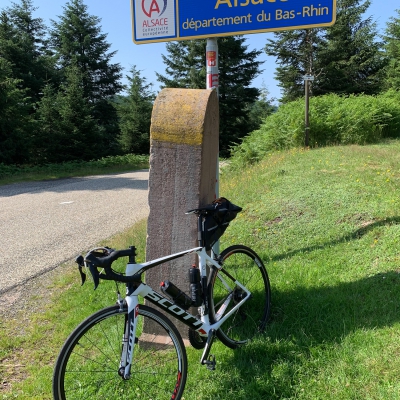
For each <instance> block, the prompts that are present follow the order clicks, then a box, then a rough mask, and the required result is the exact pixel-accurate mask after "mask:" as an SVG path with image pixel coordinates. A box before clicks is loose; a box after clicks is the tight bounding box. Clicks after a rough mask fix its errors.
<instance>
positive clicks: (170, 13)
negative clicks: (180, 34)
mask: <svg viewBox="0 0 400 400" xmlns="http://www.w3.org/2000/svg"><path fill="white" fill-rule="evenodd" d="M133 14H134V17H135V18H134V21H135V23H134V40H135V41H140V40H146V41H151V40H152V39H154V40H158V39H161V38H168V37H173V36H176V29H175V25H176V24H175V1H174V0H134V1H133Z"/></svg>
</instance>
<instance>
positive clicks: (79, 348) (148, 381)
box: [53, 305, 187, 400]
mask: <svg viewBox="0 0 400 400" xmlns="http://www.w3.org/2000/svg"><path fill="white" fill-rule="evenodd" d="M137 318H138V327H137V331H136V340H135V342H136V345H135V350H134V355H133V361H132V369H131V378H130V379H128V380H124V379H123V378H122V377H121V376H120V375H119V374H118V369H119V363H120V358H121V348H122V338H123V335H124V327H125V323H126V320H127V310H126V309H124V310H123V311H120V308H119V306H113V307H108V308H105V309H103V310H101V311H99V312H97V313H96V314H93V315H92V316H91V317H89V318H87V319H86V320H85V321H83V322H82V323H81V324H80V325H79V326H78V327H77V328H76V329H75V331H74V332H73V333H72V334H71V335H70V336H69V338H68V339H67V341H66V342H65V344H64V346H63V348H62V349H61V352H60V355H59V357H58V360H57V362H56V366H55V370H54V376H53V395H54V399H56V400H73V399H76V400H78V399H79V400H82V399H96V400H99V399H118V400H122V399H126V400H128V399H129V400H132V399H152V400H156V399H157V400H171V399H174V400H175V399H180V398H181V396H182V393H183V390H184V387H185V383H186V376H187V358H186V350H185V347H184V344H183V341H182V338H181V336H180V334H179V332H178V331H177V329H176V328H175V326H174V325H173V324H172V323H171V321H169V320H168V319H167V318H166V317H165V316H164V315H162V314H161V313H160V312H158V311H157V310H154V309H152V308H150V307H146V306H144V305H140V306H139V315H138V317H137Z"/></svg>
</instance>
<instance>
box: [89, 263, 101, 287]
mask: <svg viewBox="0 0 400 400" xmlns="http://www.w3.org/2000/svg"><path fill="white" fill-rule="evenodd" d="M86 264H88V265H89V271H90V273H91V274H92V277H93V282H94V290H96V289H97V286H99V283H100V274H99V271H98V270H97V268H96V266H95V265H94V264H93V263H91V262H87V261H86Z"/></svg>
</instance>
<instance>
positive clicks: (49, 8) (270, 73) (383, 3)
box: [0, 0, 400, 99]
mask: <svg viewBox="0 0 400 400" xmlns="http://www.w3.org/2000/svg"><path fill="white" fill-rule="evenodd" d="M198 1H203V0H198ZM16 2H17V3H18V0H16ZM11 3H12V1H11V0H0V9H3V8H4V7H8V6H10V5H11ZM66 3H67V0H33V4H34V5H35V7H37V10H36V11H35V13H34V16H35V17H40V18H42V19H43V20H44V22H45V24H46V25H48V26H50V25H51V23H50V20H51V19H53V20H57V17H58V16H59V15H61V14H62V13H63V6H64V5H65V4H66ZM84 3H85V4H86V5H87V6H88V12H89V14H91V15H95V16H97V17H99V18H100V19H101V22H100V25H101V27H102V33H106V34H107V42H108V43H110V44H111V48H110V51H117V54H116V55H115V56H114V58H113V60H112V62H114V63H119V64H121V66H122V67H123V68H124V76H125V75H127V74H128V71H129V69H130V68H131V67H132V66H133V65H135V66H136V68H137V69H138V70H139V71H141V75H142V77H145V78H146V80H147V83H152V84H153V85H154V86H153V89H154V91H155V92H158V91H159V82H158V81H157V77H156V74H155V72H156V71H157V72H158V73H161V74H164V73H165V64H164V63H163V61H162V58H161V55H162V54H164V55H167V54H168V53H167V51H166V47H165V45H166V43H147V44H140V45H137V44H135V43H133V40H132V18H131V6H130V0H111V1H105V0H84ZM396 9H400V6H399V5H398V0H372V4H371V6H370V8H369V9H368V11H367V13H366V15H365V17H369V16H373V20H374V21H376V22H377V24H378V31H379V33H383V31H384V29H385V27H386V23H387V22H388V20H389V18H390V17H392V16H395V15H397V14H396V13H395V10H396ZM245 37H246V39H247V40H246V42H245V44H246V45H248V46H249V47H248V50H254V49H256V50H263V48H264V46H265V44H266V42H267V39H273V33H256V34H251V35H246V36H245ZM258 61H264V63H263V65H262V66H261V68H262V69H263V71H262V73H261V74H260V75H259V76H258V77H257V78H255V79H254V81H253V83H252V85H253V86H255V87H258V88H260V87H262V86H265V87H266V88H267V90H268V91H269V95H270V97H272V98H276V99H278V98H279V97H280V89H279V87H278V86H277V82H276V80H275V79H274V73H275V69H276V63H275V59H274V58H273V57H268V56H267V55H266V54H265V52H264V51H263V52H262V54H261V55H260V56H259V57H258Z"/></svg>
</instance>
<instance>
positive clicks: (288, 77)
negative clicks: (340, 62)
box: [265, 29, 324, 103]
mask: <svg viewBox="0 0 400 400" xmlns="http://www.w3.org/2000/svg"><path fill="white" fill-rule="evenodd" d="M274 36H275V40H271V39H268V42H267V45H266V46H265V52H266V53H267V54H268V55H269V56H275V57H276V58H277V62H278V64H279V67H278V68H277V69H276V74H275V75H276V78H277V80H278V82H279V86H280V87H281V88H282V92H283V93H282V94H283V97H282V99H281V101H282V102H283V103H285V102H288V101H293V100H295V99H297V98H299V97H301V96H303V95H304V78H303V76H304V75H306V74H308V75H318V74H319V73H320V70H319V68H318V66H317V65H316V64H317V49H318V48H319V47H322V46H324V39H323V37H322V31H321V30H320V29H302V30H292V31H282V32H277V33H275V34H274Z"/></svg>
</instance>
